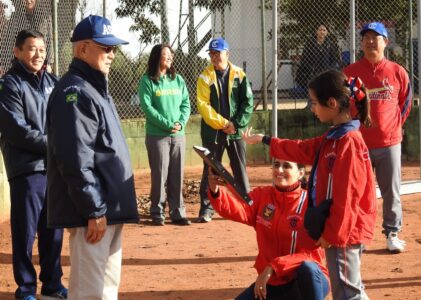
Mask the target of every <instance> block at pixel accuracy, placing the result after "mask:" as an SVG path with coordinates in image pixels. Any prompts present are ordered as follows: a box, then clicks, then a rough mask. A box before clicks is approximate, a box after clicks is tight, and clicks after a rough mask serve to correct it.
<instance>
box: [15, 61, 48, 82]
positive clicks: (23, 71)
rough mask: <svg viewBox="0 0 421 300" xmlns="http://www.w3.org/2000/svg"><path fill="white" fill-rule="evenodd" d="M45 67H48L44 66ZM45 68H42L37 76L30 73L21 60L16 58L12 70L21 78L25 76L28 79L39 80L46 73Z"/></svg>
mask: <svg viewBox="0 0 421 300" xmlns="http://www.w3.org/2000/svg"><path fill="white" fill-rule="evenodd" d="M44 66H46V65H45V64H44ZM44 66H43V67H42V69H41V70H40V71H38V73H37V74H34V73H33V72H30V71H29V70H28V68H27V67H26V66H25V65H24V64H23V63H22V62H21V61H20V60H18V59H16V58H15V59H13V62H12V68H11V69H10V70H11V71H12V72H13V73H17V74H19V75H21V76H24V77H25V78H27V79H34V78H36V79H38V78H42V77H43V76H44V73H45V69H44ZM38 76H39V77H38Z"/></svg>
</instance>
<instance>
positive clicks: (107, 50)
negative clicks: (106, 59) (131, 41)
mask: <svg viewBox="0 0 421 300" xmlns="http://www.w3.org/2000/svg"><path fill="white" fill-rule="evenodd" d="M88 44H92V45H95V46H97V47H99V48H102V49H103V50H104V52H105V53H107V54H108V53H110V52H111V51H112V52H115V51H116V49H117V46H105V45H101V44H98V43H89V42H88Z"/></svg>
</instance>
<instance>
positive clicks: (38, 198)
mask: <svg viewBox="0 0 421 300" xmlns="http://www.w3.org/2000/svg"><path fill="white" fill-rule="evenodd" d="M9 184H10V199H11V211H10V223H11V230H12V252H13V274H14V277H15V281H16V284H17V285H18V288H17V290H16V292H15V295H16V297H18V298H21V297H23V296H27V295H35V294H36V289H37V274H36V271H35V268H34V265H33V263H32V246H33V244H34V241H35V236H36V235H37V236H38V252H39V263H40V267H41V273H40V274H39V279H40V280H41V282H42V290H41V293H42V294H48V293H52V292H55V291H57V290H59V289H60V288H62V285H61V277H62V275H63V272H62V269H61V262H60V255H61V247H62V243H63V229H49V228H47V202H46V192H47V176H46V174H45V172H37V173H32V174H27V175H22V176H18V177H15V178H12V179H11V180H9Z"/></svg>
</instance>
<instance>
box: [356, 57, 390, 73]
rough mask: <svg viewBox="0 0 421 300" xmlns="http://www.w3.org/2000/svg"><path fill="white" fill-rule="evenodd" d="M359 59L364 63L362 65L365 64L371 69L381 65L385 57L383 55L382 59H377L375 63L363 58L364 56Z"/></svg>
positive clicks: (384, 61)
mask: <svg viewBox="0 0 421 300" xmlns="http://www.w3.org/2000/svg"><path fill="white" fill-rule="evenodd" d="M361 61H362V62H363V63H364V65H366V66H367V67H368V68H369V69H370V70H373V69H377V68H378V67H380V66H383V65H384V64H385V63H386V61H387V59H386V57H383V59H382V60H381V61H379V62H378V63H376V64H372V63H371V62H370V61H369V60H368V59H367V58H365V57H363V58H362V59H361Z"/></svg>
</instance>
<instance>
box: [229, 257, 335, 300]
mask: <svg viewBox="0 0 421 300" xmlns="http://www.w3.org/2000/svg"><path fill="white" fill-rule="evenodd" d="M328 293H329V283H328V281H327V279H326V277H325V275H324V274H323V272H322V271H321V270H320V268H319V266H318V265H317V264H316V263H314V262H311V261H304V262H303V263H302V264H301V266H300V267H299V268H298V270H297V278H296V279H295V280H293V281H291V282H288V283H287V284H283V285H277V286H274V285H267V296H266V300H284V299H285V300H290V299H301V300H323V299H324V298H326V296H327V294H328ZM255 299H256V298H255V297H254V283H253V284H252V285H251V286H249V287H248V288H247V289H246V290H244V291H243V292H242V293H241V294H240V295H239V296H237V298H235V300H255Z"/></svg>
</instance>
